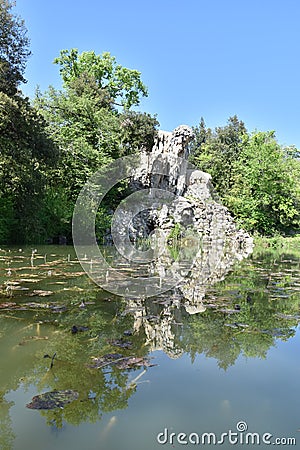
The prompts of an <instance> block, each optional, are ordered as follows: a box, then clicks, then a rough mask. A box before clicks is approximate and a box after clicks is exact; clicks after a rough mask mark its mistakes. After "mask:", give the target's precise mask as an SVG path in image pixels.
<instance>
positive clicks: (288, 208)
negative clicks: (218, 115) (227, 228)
mask: <svg viewBox="0 0 300 450" xmlns="http://www.w3.org/2000/svg"><path fill="white" fill-rule="evenodd" d="M297 170H298V172H297ZM297 170H296V164H295V162H293V161H292V160H291V158H290V157H288V156H287V155H286V154H285V152H284V151H283V149H282V148H281V147H280V145H279V144H278V143H277V141H276V139H275V133H274V132H273V131H271V132H256V133H254V134H252V135H251V136H250V137H248V138H247V139H245V141H244V144H243V149H242V151H241V153H240V155H239V157H238V159H237V160H236V161H235V163H234V164H233V174H232V186H231V189H230V191H228V192H227V194H226V196H225V203H226V205H228V207H229V209H230V210H231V211H232V212H233V213H234V215H235V216H236V218H237V220H238V222H239V224H240V225H241V226H243V227H245V228H246V229H247V230H249V231H258V232H260V233H262V234H268V235H270V234H273V233H275V232H276V231H277V232H284V231H287V230H289V229H291V228H295V227H299V224H300V222H299V219H300V214H299V213H300V211H299V183H300V181H299V165H297Z"/></svg>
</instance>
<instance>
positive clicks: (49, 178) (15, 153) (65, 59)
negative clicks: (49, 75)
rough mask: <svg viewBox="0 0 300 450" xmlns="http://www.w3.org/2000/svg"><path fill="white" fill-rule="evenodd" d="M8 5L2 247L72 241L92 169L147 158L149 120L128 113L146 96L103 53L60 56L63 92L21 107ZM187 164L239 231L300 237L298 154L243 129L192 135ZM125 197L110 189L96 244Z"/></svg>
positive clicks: (3, 35)
mask: <svg viewBox="0 0 300 450" xmlns="http://www.w3.org/2000/svg"><path fill="white" fill-rule="evenodd" d="M13 7H14V2H13V1H10V0H0V243H7V242H17V241H19V242H36V243H37V242H45V241H49V242H51V241H52V240H53V239H54V240H55V239H56V240H57V239H59V236H66V237H67V238H68V240H71V218H72V212H73V208H74V204H75V201H76V198H77V196H78V194H79V192H80V189H81V188H82V186H83V185H84V183H85V182H86V180H87V179H88V177H89V176H90V175H92V174H93V173H94V172H95V171H96V170H98V169H99V168H103V167H104V166H105V165H107V164H108V163H109V162H111V161H112V160H114V159H116V158H119V157H121V156H124V155H127V154H130V153H132V152H138V151H140V150H141V149H146V150H150V149H151V148H152V145H153V142H154V137H155V133H156V130H157V126H158V125H159V124H158V122H157V120H156V118H155V117H153V116H151V115H150V114H147V113H142V112H139V111H136V110H132V108H133V107H137V106H138V105H139V103H140V99H141V97H144V96H147V95H148V92H147V88H146V86H145V85H144V83H143V82H142V80H141V74H140V72H138V71H137V70H133V69H128V68H125V67H123V66H121V65H119V64H118V63H117V61H116V59H115V57H113V56H112V55H110V53H108V52H104V53H102V55H97V54H95V52H93V51H89V52H83V53H79V51H78V50H77V49H71V50H62V51H61V52H60V55H59V56H58V57H57V58H56V59H55V60H54V63H55V64H57V65H58V67H59V70H60V74H61V79H62V88H61V89H60V90H58V89H54V88H53V87H51V86H50V87H49V88H48V90H47V91H46V92H44V93H42V92H40V91H39V90H37V92H36V96H35V99H34V102H33V104H31V103H30V102H29V100H28V99H27V98H24V96H23V95H22V92H21V91H20V83H24V82H25V81H26V80H25V79H24V70H25V68H26V61H27V59H28V57H29V56H30V50H29V39H28V37H27V30H26V27H25V25H24V22H23V20H22V19H21V18H19V17H18V16H17V15H16V14H14V13H13ZM194 131H195V134H196V139H195V141H194V143H193V144H192V145H191V160H192V162H193V163H194V164H196V166H197V167H199V168H200V169H201V170H204V171H207V172H209V173H210V174H211V175H212V178H213V183H214V186H215V189H216V192H217V193H218V195H219V198H220V200H221V201H222V202H223V203H224V204H225V205H226V206H227V207H228V208H229V209H230V211H231V212H232V213H233V215H234V216H235V218H236V220H237V222H238V224H239V225H240V226H242V227H244V228H246V229H247V230H249V231H251V232H259V233H261V234H265V235H270V234H274V233H278V232H279V233H282V234H284V233H287V232H292V231H294V230H298V229H299V225H300V214H299V210H300V207H299V205H300V162H299V151H298V150H297V149H296V148H295V147H293V146H291V147H289V148H282V147H280V146H279V144H278V143H277V141H276V139H275V135H274V132H255V133H252V134H251V133H249V132H248V131H247V130H246V127H245V125H244V123H243V122H242V121H240V120H239V119H238V118H237V117H236V116H233V117H230V118H229V120H228V124H227V125H226V126H224V127H218V128H216V129H215V130H211V129H209V128H207V127H206V125H205V122H204V120H203V119H201V122H200V124H199V126H197V127H195V128H194ZM124 195H126V185H125V184H122V185H119V186H116V188H115V189H113V190H112V191H111V192H110V194H109V196H108V197H107V199H106V202H105V203H104V206H103V207H102V208H101V209H100V210H99V212H98V217H97V223H96V225H97V235H98V237H99V238H101V237H102V236H103V235H104V234H105V233H106V231H107V229H108V227H109V225H110V218H111V211H112V210H114V208H115V206H116V205H117V204H118V203H119V201H120V199H122V197H123V196H124Z"/></svg>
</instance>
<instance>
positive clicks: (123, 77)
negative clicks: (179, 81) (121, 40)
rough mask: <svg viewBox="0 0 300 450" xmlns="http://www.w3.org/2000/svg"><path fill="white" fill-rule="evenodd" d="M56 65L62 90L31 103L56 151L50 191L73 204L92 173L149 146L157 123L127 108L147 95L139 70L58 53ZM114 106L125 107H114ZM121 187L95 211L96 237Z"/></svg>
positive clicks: (91, 57)
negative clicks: (57, 193) (54, 144)
mask: <svg viewBox="0 0 300 450" xmlns="http://www.w3.org/2000/svg"><path fill="white" fill-rule="evenodd" d="M55 63H57V64H59V65H60V72H61V75H62V80H63V89H62V90H56V89H54V88H53V87H49V89H48V90H47V91H46V92H45V93H44V94H42V93H41V92H39V91H37V93H36V97H35V102H34V104H35V107H36V108H37V110H38V111H39V112H40V113H41V114H42V115H43V117H44V118H45V120H46V122H47V124H48V125H47V130H48V133H49V135H50V136H51V138H52V139H53V141H54V142H55V143H56V145H57V146H58V148H59V151H60V156H59V162H58V164H57V166H56V168H55V169H54V170H52V171H51V172H49V173H48V175H49V180H50V186H51V189H57V188H58V187H59V189H61V192H64V193H65V195H66V198H67V199H69V204H71V205H72V206H73V205H74V203H75V201H76V199H77V196H78V194H79V192H80V189H81V188H82V186H83V185H84V184H85V182H86V180H87V179H88V178H89V177H90V176H91V175H92V174H93V173H94V172H95V171H96V170H98V169H99V168H102V167H104V166H106V165H107V164H108V163H109V162H110V161H112V160H114V159H116V158H118V157H121V156H123V155H127V154H129V153H133V152H136V151H138V150H140V149H141V148H146V149H149V148H151V147H152V145H153V141H154V136H155V132H156V127H157V125H158V122H157V120H156V118H154V117H151V116H150V115H149V114H146V113H141V112H136V111H130V110H129V108H130V107H131V106H133V105H137V104H138V103H139V97H140V96H141V95H146V94H147V90H146V87H145V86H144V84H143V83H142V82H141V80H140V73H139V72H137V71H135V70H130V69H126V68H123V67H121V66H120V65H118V64H117V63H116V60H115V58H114V57H112V56H110V54H109V53H103V55H102V56H98V55H95V53H94V52H84V53H82V54H78V51H77V50H74V49H73V50H71V51H70V52H69V51H67V50H63V51H62V52H61V55H60V57H59V58H57V59H56V60H55ZM118 105H123V106H124V108H123V109H122V110H120V108H119V109H117V106H118ZM125 188H126V186H118V187H117V188H116V189H115V190H114V191H113V192H112V193H110V196H109V198H108V199H107V202H106V206H105V208H104V210H101V211H99V214H98V226H99V230H101V231H100V235H102V234H103V233H104V232H105V230H106V229H107V228H108V226H109V222H110V220H109V217H110V216H109V214H108V211H109V210H111V209H114V204H116V203H117V201H119V200H120V197H121V196H122V192H123V191H124V189H125ZM62 204H63V202H60V205H62ZM63 216H64V217H67V216H68V212H67V211H66V212H65V214H63ZM69 225H70V224H69ZM69 233H71V227H69Z"/></svg>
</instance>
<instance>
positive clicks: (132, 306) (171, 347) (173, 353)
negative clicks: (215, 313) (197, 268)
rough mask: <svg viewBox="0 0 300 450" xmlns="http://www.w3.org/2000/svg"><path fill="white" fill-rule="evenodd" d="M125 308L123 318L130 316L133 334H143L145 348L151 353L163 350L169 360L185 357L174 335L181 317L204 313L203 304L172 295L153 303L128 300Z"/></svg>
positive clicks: (175, 294)
mask: <svg viewBox="0 0 300 450" xmlns="http://www.w3.org/2000/svg"><path fill="white" fill-rule="evenodd" d="M126 304H127V307H126V311H125V314H130V315H132V316H133V332H134V334H139V333H141V332H144V333H145V335H146V340H145V345H146V346H148V347H149V349H150V351H155V350H163V351H164V352H165V353H166V354H167V355H168V356H169V357H170V358H179V357H180V356H182V354H183V353H184V349H182V348H180V347H179V346H178V345H177V344H176V341H177V336H176V335H177V334H178V333H177V332H178V330H179V327H181V326H182V325H183V321H184V317H183V315H186V314H185V313H187V314H189V315H193V314H198V313H202V312H204V311H205V310H206V308H205V306H204V305H203V303H202V301H199V302H196V301H193V302H190V301H188V300H184V299H182V296H181V295H179V293H178V292H175V291H173V292H170V293H168V295H167V296H163V297H158V298H157V299H156V303H154V302H153V301H152V300H151V299H148V300H146V299H143V298H138V299H128V300H126ZM183 308H184V309H183Z"/></svg>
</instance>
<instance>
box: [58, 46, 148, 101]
mask: <svg viewBox="0 0 300 450" xmlns="http://www.w3.org/2000/svg"><path fill="white" fill-rule="evenodd" d="M54 62H55V64H59V66H60V73H61V76H62V79H63V81H64V84H65V87H68V86H70V85H72V84H73V83H74V81H75V82H76V85H78V80H80V85H81V86H83V85H84V83H87V84H88V85H91V84H92V85H93V86H94V87H95V89H98V90H99V91H102V93H103V96H104V97H106V99H107V100H108V101H110V102H111V103H113V104H115V105H118V106H123V107H124V108H127V109H129V108H130V107H131V106H134V105H135V106H137V105H138V104H139V102H140V96H147V95H148V92H147V88H146V86H145V85H144V84H143V83H142V81H141V78H140V76H141V74H140V72H138V71H137V70H133V69H127V68H126V67H123V66H121V65H119V64H117V62H116V58H115V57H114V56H111V55H110V53H109V52H104V53H102V55H96V54H95V53H94V52H83V53H81V54H78V50H77V49H71V50H70V51H69V50H62V51H61V52H60V56H59V57H58V58H56V59H55V60H54ZM73 87H74V84H73Z"/></svg>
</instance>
